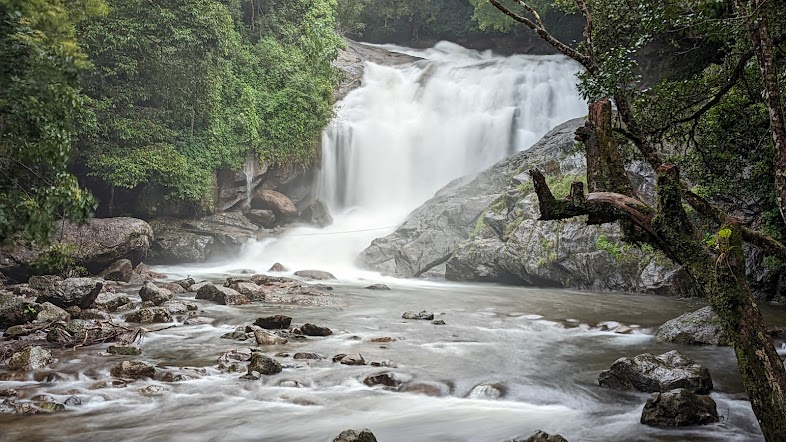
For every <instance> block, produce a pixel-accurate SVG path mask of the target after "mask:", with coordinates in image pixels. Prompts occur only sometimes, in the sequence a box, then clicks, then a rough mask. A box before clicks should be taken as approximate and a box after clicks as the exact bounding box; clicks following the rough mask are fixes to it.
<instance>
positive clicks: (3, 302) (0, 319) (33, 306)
mask: <svg viewBox="0 0 786 442" xmlns="http://www.w3.org/2000/svg"><path fill="white" fill-rule="evenodd" d="M40 310H41V305H40V304H38V303H35V302H31V301H29V300H28V299H26V298H24V297H22V296H16V295H14V294H12V293H8V292H0V329H5V328H7V327H11V326H13V325H21V324H26V323H28V322H31V321H33V320H34V319H36V316H37V315H38V312H39V311H40Z"/></svg>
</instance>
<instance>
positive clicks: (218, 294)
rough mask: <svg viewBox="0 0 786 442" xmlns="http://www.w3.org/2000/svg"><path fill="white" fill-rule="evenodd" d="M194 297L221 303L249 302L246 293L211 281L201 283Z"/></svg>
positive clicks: (239, 303)
mask: <svg viewBox="0 0 786 442" xmlns="http://www.w3.org/2000/svg"><path fill="white" fill-rule="evenodd" d="M196 299H205V300H207V301H212V302H215V303H216V304H222V305H243V304H248V303H250V302H251V300H250V299H249V298H248V297H247V296H246V295H243V294H241V293H238V292H237V291H236V290H233V289H231V288H229V287H222V286H217V285H214V284H212V283H207V284H205V285H203V286H202V287H201V288H200V289H199V291H197V294H196Z"/></svg>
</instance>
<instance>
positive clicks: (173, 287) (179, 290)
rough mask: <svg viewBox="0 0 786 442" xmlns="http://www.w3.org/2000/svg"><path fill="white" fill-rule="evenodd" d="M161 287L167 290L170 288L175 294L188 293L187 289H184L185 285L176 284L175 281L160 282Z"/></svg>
mask: <svg viewBox="0 0 786 442" xmlns="http://www.w3.org/2000/svg"><path fill="white" fill-rule="evenodd" d="M159 287H161V288H162V289H165V290H169V291H170V292H172V293H174V294H175V295H182V294H183V293H187V290H186V289H184V288H183V286H181V285H180V284H175V283H174V282H162V283H161V284H159Z"/></svg>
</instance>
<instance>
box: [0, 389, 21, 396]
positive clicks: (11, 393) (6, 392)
mask: <svg viewBox="0 0 786 442" xmlns="http://www.w3.org/2000/svg"><path fill="white" fill-rule="evenodd" d="M18 394H19V392H17V391H16V390H14V389H13V388H3V389H2V390H0V398H7V397H16V396H17V395H18Z"/></svg>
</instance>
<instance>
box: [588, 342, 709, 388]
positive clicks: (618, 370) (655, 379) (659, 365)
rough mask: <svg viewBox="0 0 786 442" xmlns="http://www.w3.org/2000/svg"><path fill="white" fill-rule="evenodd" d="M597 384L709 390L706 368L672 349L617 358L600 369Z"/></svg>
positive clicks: (607, 386) (604, 385)
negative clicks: (606, 366) (666, 351)
mask: <svg viewBox="0 0 786 442" xmlns="http://www.w3.org/2000/svg"><path fill="white" fill-rule="evenodd" d="M598 384H600V386H601V387H605V388H612V389H615V390H638V391H644V392H647V393H655V392H665V391H670V390H673V389H675V388H685V389H687V390H689V391H692V392H694V393H699V394H707V393H709V391H710V390H712V378H711V377H710V371H709V370H707V368H706V367H703V366H701V365H698V364H696V363H695V362H693V360H692V359H690V358H689V357H687V356H685V355H683V354H681V353H679V352H678V351H676V350H672V351H670V352H668V353H664V354H662V355H660V356H655V355H652V354H650V353H645V354H642V355H638V356H636V357H634V358H620V359H617V360H616V361H615V362H614V364H612V365H611V368H610V369H608V370H605V371H603V372H601V374H600V376H598Z"/></svg>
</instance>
